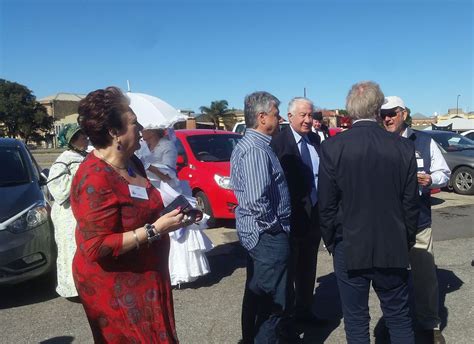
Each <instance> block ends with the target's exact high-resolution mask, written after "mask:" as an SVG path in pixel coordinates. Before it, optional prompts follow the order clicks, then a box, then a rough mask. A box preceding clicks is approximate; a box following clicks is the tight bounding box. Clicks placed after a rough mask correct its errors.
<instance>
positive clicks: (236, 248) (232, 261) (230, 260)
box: [179, 242, 247, 289]
mask: <svg viewBox="0 0 474 344" xmlns="http://www.w3.org/2000/svg"><path fill="white" fill-rule="evenodd" d="M209 253H210V254H208V256H207V258H208V260H209V266H210V268H211V272H210V273H209V274H207V275H205V276H202V277H200V278H199V279H197V280H196V281H194V282H191V283H185V284H182V285H181V287H180V288H179V289H197V288H201V287H210V286H212V285H214V284H217V283H219V282H220V280H221V279H223V278H224V277H227V276H230V275H232V274H233V273H234V271H235V270H236V269H239V268H244V267H245V266H246V262H247V260H246V259H247V256H246V255H247V253H246V251H245V249H244V248H243V247H242V246H241V245H240V243H238V242H233V243H228V244H224V245H220V246H218V247H216V248H214V249H212V251H211V252H209Z"/></svg>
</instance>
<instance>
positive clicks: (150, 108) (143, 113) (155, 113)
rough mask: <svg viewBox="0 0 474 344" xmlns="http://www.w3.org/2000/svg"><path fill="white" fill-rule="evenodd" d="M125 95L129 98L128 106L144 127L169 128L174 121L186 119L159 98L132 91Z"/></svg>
mask: <svg viewBox="0 0 474 344" xmlns="http://www.w3.org/2000/svg"><path fill="white" fill-rule="evenodd" d="M127 96H128V97H129V98H130V108H131V109H132V110H133V112H135V115H137V118H138V122H139V123H140V124H141V125H143V127H144V128H145V129H158V128H170V127H172V126H173V124H175V123H176V122H180V121H185V120H186V119H187V116H186V115H184V114H182V113H181V112H179V111H178V110H176V109H175V108H174V107H172V106H171V105H170V104H168V103H167V102H165V101H163V100H161V99H160V98H157V97H153V96H150V95H148V94H144V93H132V92H127Z"/></svg>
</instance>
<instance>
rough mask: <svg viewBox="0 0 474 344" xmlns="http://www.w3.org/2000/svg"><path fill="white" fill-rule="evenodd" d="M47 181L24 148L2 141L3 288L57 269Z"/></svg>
mask: <svg viewBox="0 0 474 344" xmlns="http://www.w3.org/2000/svg"><path fill="white" fill-rule="evenodd" d="M50 209H51V208H50V204H49V198H48V193H47V188H46V177H45V175H44V174H42V173H41V171H40V169H39V167H38V164H37V163H36V161H35V160H34V158H33V156H32V155H31V153H30V152H29V150H28V148H27V147H26V146H25V144H24V143H23V142H21V141H19V140H16V139H9V138H0V285H1V284H16V283H19V282H22V281H25V280H28V279H30V278H34V277H37V276H40V275H43V274H46V273H48V272H49V271H51V270H52V268H53V267H54V265H55V259H56V258H55V252H56V249H55V243H54V234H53V225H52V222H51V219H50Z"/></svg>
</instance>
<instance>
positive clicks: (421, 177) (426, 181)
mask: <svg viewBox="0 0 474 344" xmlns="http://www.w3.org/2000/svg"><path fill="white" fill-rule="evenodd" d="M416 176H417V178H418V185H421V186H430V185H431V183H432V181H431V175H430V174H428V173H417V174H416Z"/></svg>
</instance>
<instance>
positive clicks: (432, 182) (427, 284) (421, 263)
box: [380, 96, 451, 343]
mask: <svg viewBox="0 0 474 344" xmlns="http://www.w3.org/2000/svg"><path fill="white" fill-rule="evenodd" d="M380 115H381V117H382V120H383V124H384V126H385V129H386V130H387V131H390V132H392V133H397V134H399V135H401V136H403V137H406V138H408V139H409V140H411V141H413V143H414V144H415V155H416V161H417V165H418V174H417V176H418V184H419V187H420V189H419V205H420V216H419V218H418V231H417V235H416V244H415V246H414V247H413V248H412V249H411V250H410V265H411V269H412V275H413V284H414V289H415V304H416V317H417V320H418V323H419V325H420V326H421V327H422V328H423V329H424V330H429V331H433V339H434V343H445V339H444V337H443V335H442V333H441V331H440V322H441V320H440V318H439V315H438V297H439V296H438V294H439V290H438V279H437V276H436V266H435V262H434V255H433V235H432V231H431V197H430V189H434V188H440V187H443V186H445V185H446V184H447V183H448V181H449V177H450V175H451V171H450V170H449V167H448V165H447V164H446V161H445V160H444V157H443V155H442V154H441V151H440V150H439V148H438V146H437V145H436V143H435V142H434V141H433V139H432V138H431V137H430V136H429V135H427V134H426V133H423V132H420V131H415V130H412V129H411V128H410V127H409V126H408V125H407V124H406V123H405V120H406V118H407V116H408V111H407V108H406V106H405V103H404V102H403V100H402V99H401V98H400V97H397V96H390V97H386V98H385V102H384V104H383V105H382V109H381V112H380Z"/></svg>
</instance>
